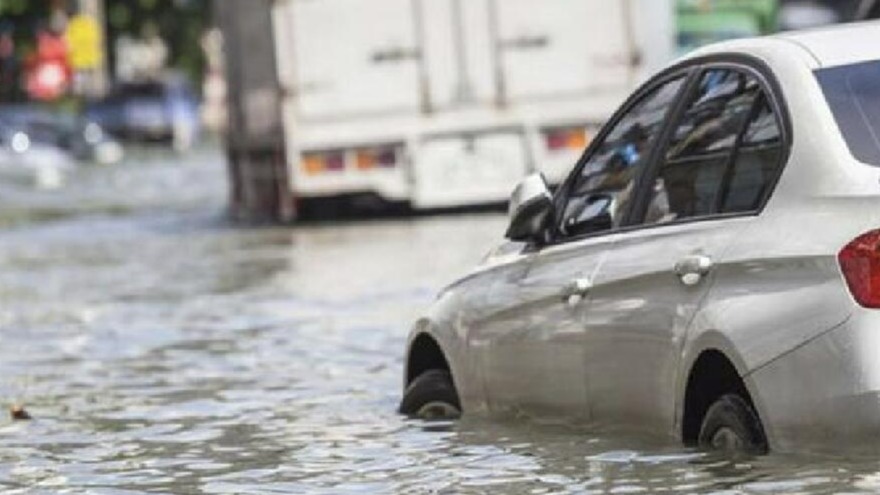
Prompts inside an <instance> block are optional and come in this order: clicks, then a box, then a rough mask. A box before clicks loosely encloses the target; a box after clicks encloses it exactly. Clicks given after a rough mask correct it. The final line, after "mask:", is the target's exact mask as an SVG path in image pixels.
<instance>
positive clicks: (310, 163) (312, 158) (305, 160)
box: [302, 151, 345, 175]
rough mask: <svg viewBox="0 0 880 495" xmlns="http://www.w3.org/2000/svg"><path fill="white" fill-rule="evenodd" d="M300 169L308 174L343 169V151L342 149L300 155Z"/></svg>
mask: <svg viewBox="0 0 880 495" xmlns="http://www.w3.org/2000/svg"><path fill="white" fill-rule="evenodd" d="M302 169H303V171H304V172H305V173H307V174H309V175H318V174H321V173H324V172H340V171H342V170H345V153H344V152H342V151H329V152H318V153H305V154H303V156H302Z"/></svg>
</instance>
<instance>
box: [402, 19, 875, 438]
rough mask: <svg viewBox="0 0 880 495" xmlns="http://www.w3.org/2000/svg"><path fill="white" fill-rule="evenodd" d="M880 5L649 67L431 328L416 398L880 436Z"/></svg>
mask: <svg viewBox="0 0 880 495" xmlns="http://www.w3.org/2000/svg"><path fill="white" fill-rule="evenodd" d="M878 136H880V23H876V22H872V23H862V24H853V25H848V26H841V27H834V28H827V29H822V30H815V31H805V32H800V33H788V34H783V35H777V36H772V37H767V38H756V39H748V40H739V41H730V42H724V43H721V44H717V45H713V46H710V47H707V48H704V49H700V50H698V51H696V52H694V53H692V54H690V55H688V56H687V57H686V58H684V59H682V60H679V61H677V62H676V63H674V64H673V65H671V66H670V67H669V68H667V69H666V70H664V71H662V72H661V73H660V74H658V75H657V76H656V77H654V78H652V79H651V80H649V81H648V82H647V83H646V84H644V85H643V86H642V87H641V88H640V89H639V90H638V91H636V92H635V94H634V95H633V96H632V97H631V98H629V99H628V101H626V102H625V103H624V104H623V106H622V107H621V108H620V110H619V111H618V112H617V113H616V114H615V115H614V116H613V117H612V118H611V119H610V120H609V122H608V123H607V125H606V126H605V127H604V128H603V130H602V131H601V133H600V134H599V135H598V136H597V137H596V139H595V140H594V141H593V142H592V143H591V144H590V145H589V147H588V148H587V149H586V151H585V152H584V155H583V156H582V158H581V159H580V160H579V161H578V163H577V165H576V166H575V167H574V169H573V171H572V173H571V175H570V176H569V177H568V179H567V181H566V182H565V183H564V184H563V185H562V186H561V187H560V188H559V189H558V190H557V191H556V193H555V195H552V196H551V194H550V192H549V191H548V190H547V188H546V186H545V184H544V182H543V180H542V179H541V178H540V177H538V176H533V177H529V178H527V179H526V180H525V181H523V182H522V183H521V184H520V185H519V186H518V187H517V189H516V190H515V192H514V195H513V198H512V201H511V206H510V216H511V219H510V226H509V229H508V231H507V237H508V239H509V242H507V243H505V244H503V245H501V246H500V247H499V248H497V249H496V250H495V251H493V252H492V253H491V254H490V255H489V256H488V257H487V258H486V259H485V260H484V261H483V263H482V264H481V265H480V266H479V267H478V268H476V269H475V270H474V271H473V272H472V273H470V274H468V275H467V276H465V277H464V278H462V279H460V280H458V281H457V282H455V283H453V284H452V285H450V286H449V287H447V288H446V289H445V290H443V291H442V293H441V294H440V295H439V297H438V299H437V301H436V302H435V304H434V305H433V307H432V308H431V309H430V311H429V312H428V313H427V314H426V315H425V316H424V317H423V318H421V319H420V320H419V321H418V322H417V323H416V324H415V327H414V329H413V330H412V333H411V335H410V338H409V343H408V347H407V354H406V366H405V383H404V395H403V399H402V401H401V404H400V411H401V412H402V413H405V414H409V415H413V416H419V417H432V416H440V417H449V416H456V415H457V414H459V413H461V412H463V413H465V414H472V413H480V412H489V413H498V412H513V413H516V414H525V415H530V416H538V415H541V416H546V415H552V416H560V417H565V418H571V419H573V420H578V421H583V422H586V423H590V424H612V425H619V426H623V427H626V428H637V429H649V430H652V431H658V432H668V433H669V434H671V435H673V436H675V437H677V438H679V439H681V440H682V441H683V442H684V443H685V444H688V445H701V446H704V447H709V448H720V449H733V450H746V451H751V452H758V453H761V452H766V451H767V450H768V449H771V448H772V449H776V450H793V449H801V448H804V447H805V446H825V447H829V448H834V444H836V445H838V446H839V445H845V446H847V447H854V446H856V445H858V446H864V447H867V448H869V449H874V450H876V449H877V448H878V447H880V359H878V356H880V354H878V349H880V230H878V229H880V208H878V206H880V137H878Z"/></svg>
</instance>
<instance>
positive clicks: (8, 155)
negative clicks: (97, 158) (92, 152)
mask: <svg viewBox="0 0 880 495" xmlns="http://www.w3.org/2000/svg"><path fill="white" fill-rule="evenodd" d="M74 167H75V163H74V161H73V159H72V158H71V157H70V155H69V154H68V153H67V152H66V151H64V150H63V149H61V148H59V147H57V146H55V145H54V144H51V143H46V142H42V141H40V140H39V139H35V138H34V137H32V135H31V134H30V133H29V132H28V130H27V129H26V128H23V127H21V126H15V125H11V124H9V123H8V122H5V121H3V120H0V181H3V182H19V183H23V184H25V185H28V186H33V187H36V188H39V189H56V188H58V187H61V186H62V185H64V181H65V179H66V177H67V175H68V174H69V173H70V172H71V171H72V170H73V169H74Z"/></svg>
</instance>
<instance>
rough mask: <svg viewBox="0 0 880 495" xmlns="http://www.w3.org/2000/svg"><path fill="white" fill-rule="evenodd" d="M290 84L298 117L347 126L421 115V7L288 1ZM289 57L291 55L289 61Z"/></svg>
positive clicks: (350, 0) (375, 1) (392, 1)
mask: <svg viewBox="0 0 880 495" xmlns="http://www.w3.org/2000/svg"><path fill="white" fill-rule="evenodd" d="M286 7H287V8H286V9H284V10H283V11H280V12H279V13H280V15H283V16H286V19H285V22H284V23H282V24H283V25H285V26H287V29H286V30H287V31H288V32H286V33H284V36H286V37H288V38H289V40H287V43H286V44H285V46H284V47H283V48H284V51H281V52H280V53H281V54H282V56H285V55H286V56H288V57H292V59H293V64H292V67H291V69H290V70H289V71H287V73H286V74H283V76H286V77H287V78H288V79H289V80H288V81H282V83H283V84H284V86H285V90H286V91H288V92H289V93H291V94H293V95H295V96H296V97H297V105H298V109H297V110H298V112H297V113H298V116H299V117H300V118H301V119H303V120H309V119H312V120H314V119H331V118H333V119H345V118H351V117H358V116H361V117H363V116H371V115H376V114H389V113H392V114H393V113H401V112H403V113H406V112H416V111H418V110H419V105H420V97H419V95H420V62H419V60H420V53H421V47H420V40H419V31H418V29H419V26H418V24H417V22H416V21H417V20H418V15H419V11H418V4H417V2H415V1H413V0H288V1H287V4H286ZM284 52H287V53H284Z"/></svg>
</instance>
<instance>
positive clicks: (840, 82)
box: [816, 60, 880, 166]
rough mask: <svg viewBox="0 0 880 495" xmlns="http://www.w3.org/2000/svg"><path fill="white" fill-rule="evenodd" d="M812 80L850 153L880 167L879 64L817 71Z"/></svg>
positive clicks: (844, 66)
mask: <svg viewBox="0 0 880 495" xmlns="http://www.w3.org/2000/svg"><path fill="white" fill-rule="evenodd" d="M816 78H817V79H818V81H819V86H821V87H822V92H823V93H824V94H825V100H826V101H828V106H829V107H831V113H832V114H834V119H835V120H836V121H837V127H838V128H840V133H841V134H843V138H844V140H846V144H847V146H848V147H849V150H850V153H852V155H853V156H854V157H855V158H856V159H857V160H859V161H860V162H864V163H867V164H869V165H876V166H880V84H878V81H880V61H876V60H875V61H872V62H863V63H858V64H852V65H843V66H840V67H831V68H828V69H819V70H817V71H816Z"/></svg>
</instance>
